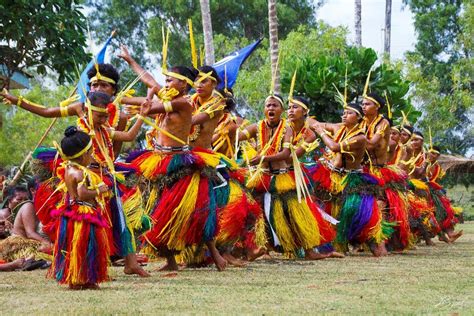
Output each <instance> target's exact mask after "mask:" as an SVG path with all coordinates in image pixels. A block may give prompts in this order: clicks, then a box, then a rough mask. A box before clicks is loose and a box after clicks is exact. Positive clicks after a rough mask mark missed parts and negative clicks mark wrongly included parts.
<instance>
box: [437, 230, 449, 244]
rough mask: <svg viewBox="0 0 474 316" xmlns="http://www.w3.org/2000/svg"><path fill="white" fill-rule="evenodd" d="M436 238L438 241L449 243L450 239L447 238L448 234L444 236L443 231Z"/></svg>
mask: <svg viewBox="0 0 474 316" xmlns="http://www.w3.org/2000/svg"><path fill="white" fill-rule="evenodd" d="M438 240H439V241H444V242H445V243H447V244H449V243H450V242H451V240H450V239H449V237H448V236H446V235H445V234H444V233H442V234H440V235H439V236H438Z"/></svg>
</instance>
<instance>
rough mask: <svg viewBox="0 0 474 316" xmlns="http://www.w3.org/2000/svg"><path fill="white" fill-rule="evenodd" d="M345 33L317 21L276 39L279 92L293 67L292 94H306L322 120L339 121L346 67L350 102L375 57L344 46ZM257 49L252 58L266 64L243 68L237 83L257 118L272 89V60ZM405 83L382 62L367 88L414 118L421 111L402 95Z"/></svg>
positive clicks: (287, 84)
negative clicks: (294, 78)
mask: <svg viewBox="0 0 474 316" xmlns="http://www.w3.org/2000/svg"><path fill="white" fill-rule="evenodd" d="M346 35H347V31H346V30H345V29H344V28H341V27H337V28H333V27H330V26H328V25H327V24H324V23H322V22H321V23H319V24H318V25H317V27H314V28H309V27H300V28H299V29H298V30H297V31H294V32H291V33H290V34H288V36H287V38H286V39H285V40H283V41H281V42H280V47H281V57H280V67H281V77H282V78H281V83H282V93H283V94H287V93H288V91H289V89H290V82H291V77H292V76H293V72H294V71H295V70H296V71H297V80H296V84H295V95H302V96H304V97H306V98H308V99H309V101H310V107H311V112H310V114H311V115H315V116H316V117H317V119H320V120H323V121H332V122H339V121H340V118H339V115H340V113H341V110H342V105H341V104H338V103H337V90H336V88H337V89H338V90H339V91H340V92H341V93H344V85H345V71H346V67H347V72H348V76H347V82H348V87H347V90H348V101H351V100H353V99H355V98H356V97H358V96H360V95H361V94H362V89H363V87H364V84H365V80H366V78H367V74H368V72H369V69H371V67H373V65H374V64H375V63H376V61H377V54H376V53H375V52H374V51H373V50H372V49H367V48H355V47H350V46H348V45H347V43H346ZM315 43H317V45H315ZM264 49H265V50H264ZM261 50H262V51H259V50H257V51H256V52H255V54H256V57H252V60H253V59H254V58H257V59H258V60H263V61H265V62H264V63H262V64H261V65H255V66H256V67H255V68H254V67H251V68H249V69H244V70H242V71H241V72H240V74H239V80H238V81H237V84H236V87H235V90H236V93H237V94H238V95H239V96H240V97H241V98H243V99H246V100H247V101H248V103H249V104H250V105H251V107H252V108H253V112H250V115H249V116H250V117H252V118H255V117H259V116H260V115H259V114H258V113H260V112H261V102H263V100H264V99H265V97H266V96H267V95H268V93H269V90H270V82H271V74H270V61H269V58H268V57H266V58H265V59H261V57H262V56H268V53H267V50H266V48H261ZM259 54H262V56H260V55H259ZM256 83H258V84H256ZM409 84H410V83H409V82H408V81H406V80H405V79H403V76H402V73H401V70H400V67H398V65H386V64H383V65H379V66H378V67H375V68H374V70H373V72H372V76H371V81H370V89H371V90H373V91H377V92H378V93H380V94H383V93H384V91H386V92H387V96H388V99H389V101H390V103H391V105H392V107H393V111H394V116H395V117H401V110H404V112H405V113H410V114H409V115H410V117H411V118H412V119H414V118H416V117H418V116H419V115H420V112H418V111H416V110H415V109H414V108H413V106H412V105H411V102H410V100H409V99H407V98H406V94H407V92H408V90H409V87H410V85H409Z"/></svg>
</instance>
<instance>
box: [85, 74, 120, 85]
mask: <svg viewBox="0 0 474 316" xmlns="http://www.w3.org/2000/svg"><path fill="white" fill-rule="evenodd" d="M99 80H101V81H105V82H108V83H111V84H115V80H114V79H112V78H109V77H106V76H102V75H101V74H100V72H99V71H97V73H96V75H95V76H94V77H92V78H91V79H90V80H89V82H91V83H92V82H96V81H99Z"/></svg>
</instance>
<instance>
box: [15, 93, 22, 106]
mask: <svg viewBox="0 0 474 316" xmlns="http://www.w3.org/2000/svg"><path fill="white" fill-rule="evenodd" d="M22 101H23V97H22V96H21V95H20V96H19V97H18V101H16V106H19V107H21V102H22Z"/></svg>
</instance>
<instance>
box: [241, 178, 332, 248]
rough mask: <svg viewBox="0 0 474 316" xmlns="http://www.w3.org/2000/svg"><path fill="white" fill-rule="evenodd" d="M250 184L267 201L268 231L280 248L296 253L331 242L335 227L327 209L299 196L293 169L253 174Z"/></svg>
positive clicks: (270, 238)
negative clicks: (326, 211)
mask: <svg viewBox="0 0 474 316" xmlns="http://www.w3.org/2000/svg"><path fill="white" fill-rule="evenodd" d="M247 188H249V189H250V190H252V191H253V192H254V193H255V195H256V196H258V197H259V198H260V201H261V204H262V205H263V209H264V213H265V219H266V226H267V235H268V236H269V241H270V242H271V244H272V246H273V247H274V248H275V249H276V250H280V251H282V252H285V253H290V254H296V253H297V251H298V250H299V249H301V248H303V249H313V248H314V247H317V246H319V245H321V244H324V243H327V242H331V241H332V240H333V239H334V237H335V231H334V230H333V229H332V227H331V225H330V224H329V222H327V221H326V220H324V218H323V210H321V209H320V208H319V206H318V205H317V204H316V203H315V202H313V201H312V200H311V199H309V198H304V197H301V201H300V200H299V199H298V194H297V191H296V183H295V176H294V173H293V172H291V171H290V172H283V173H279V174H271V173H268V172H262V173H261V174H259V175H255V174H254V175H252V176H251V177H250V179H249V180H248V181H247Z"/></svg>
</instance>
